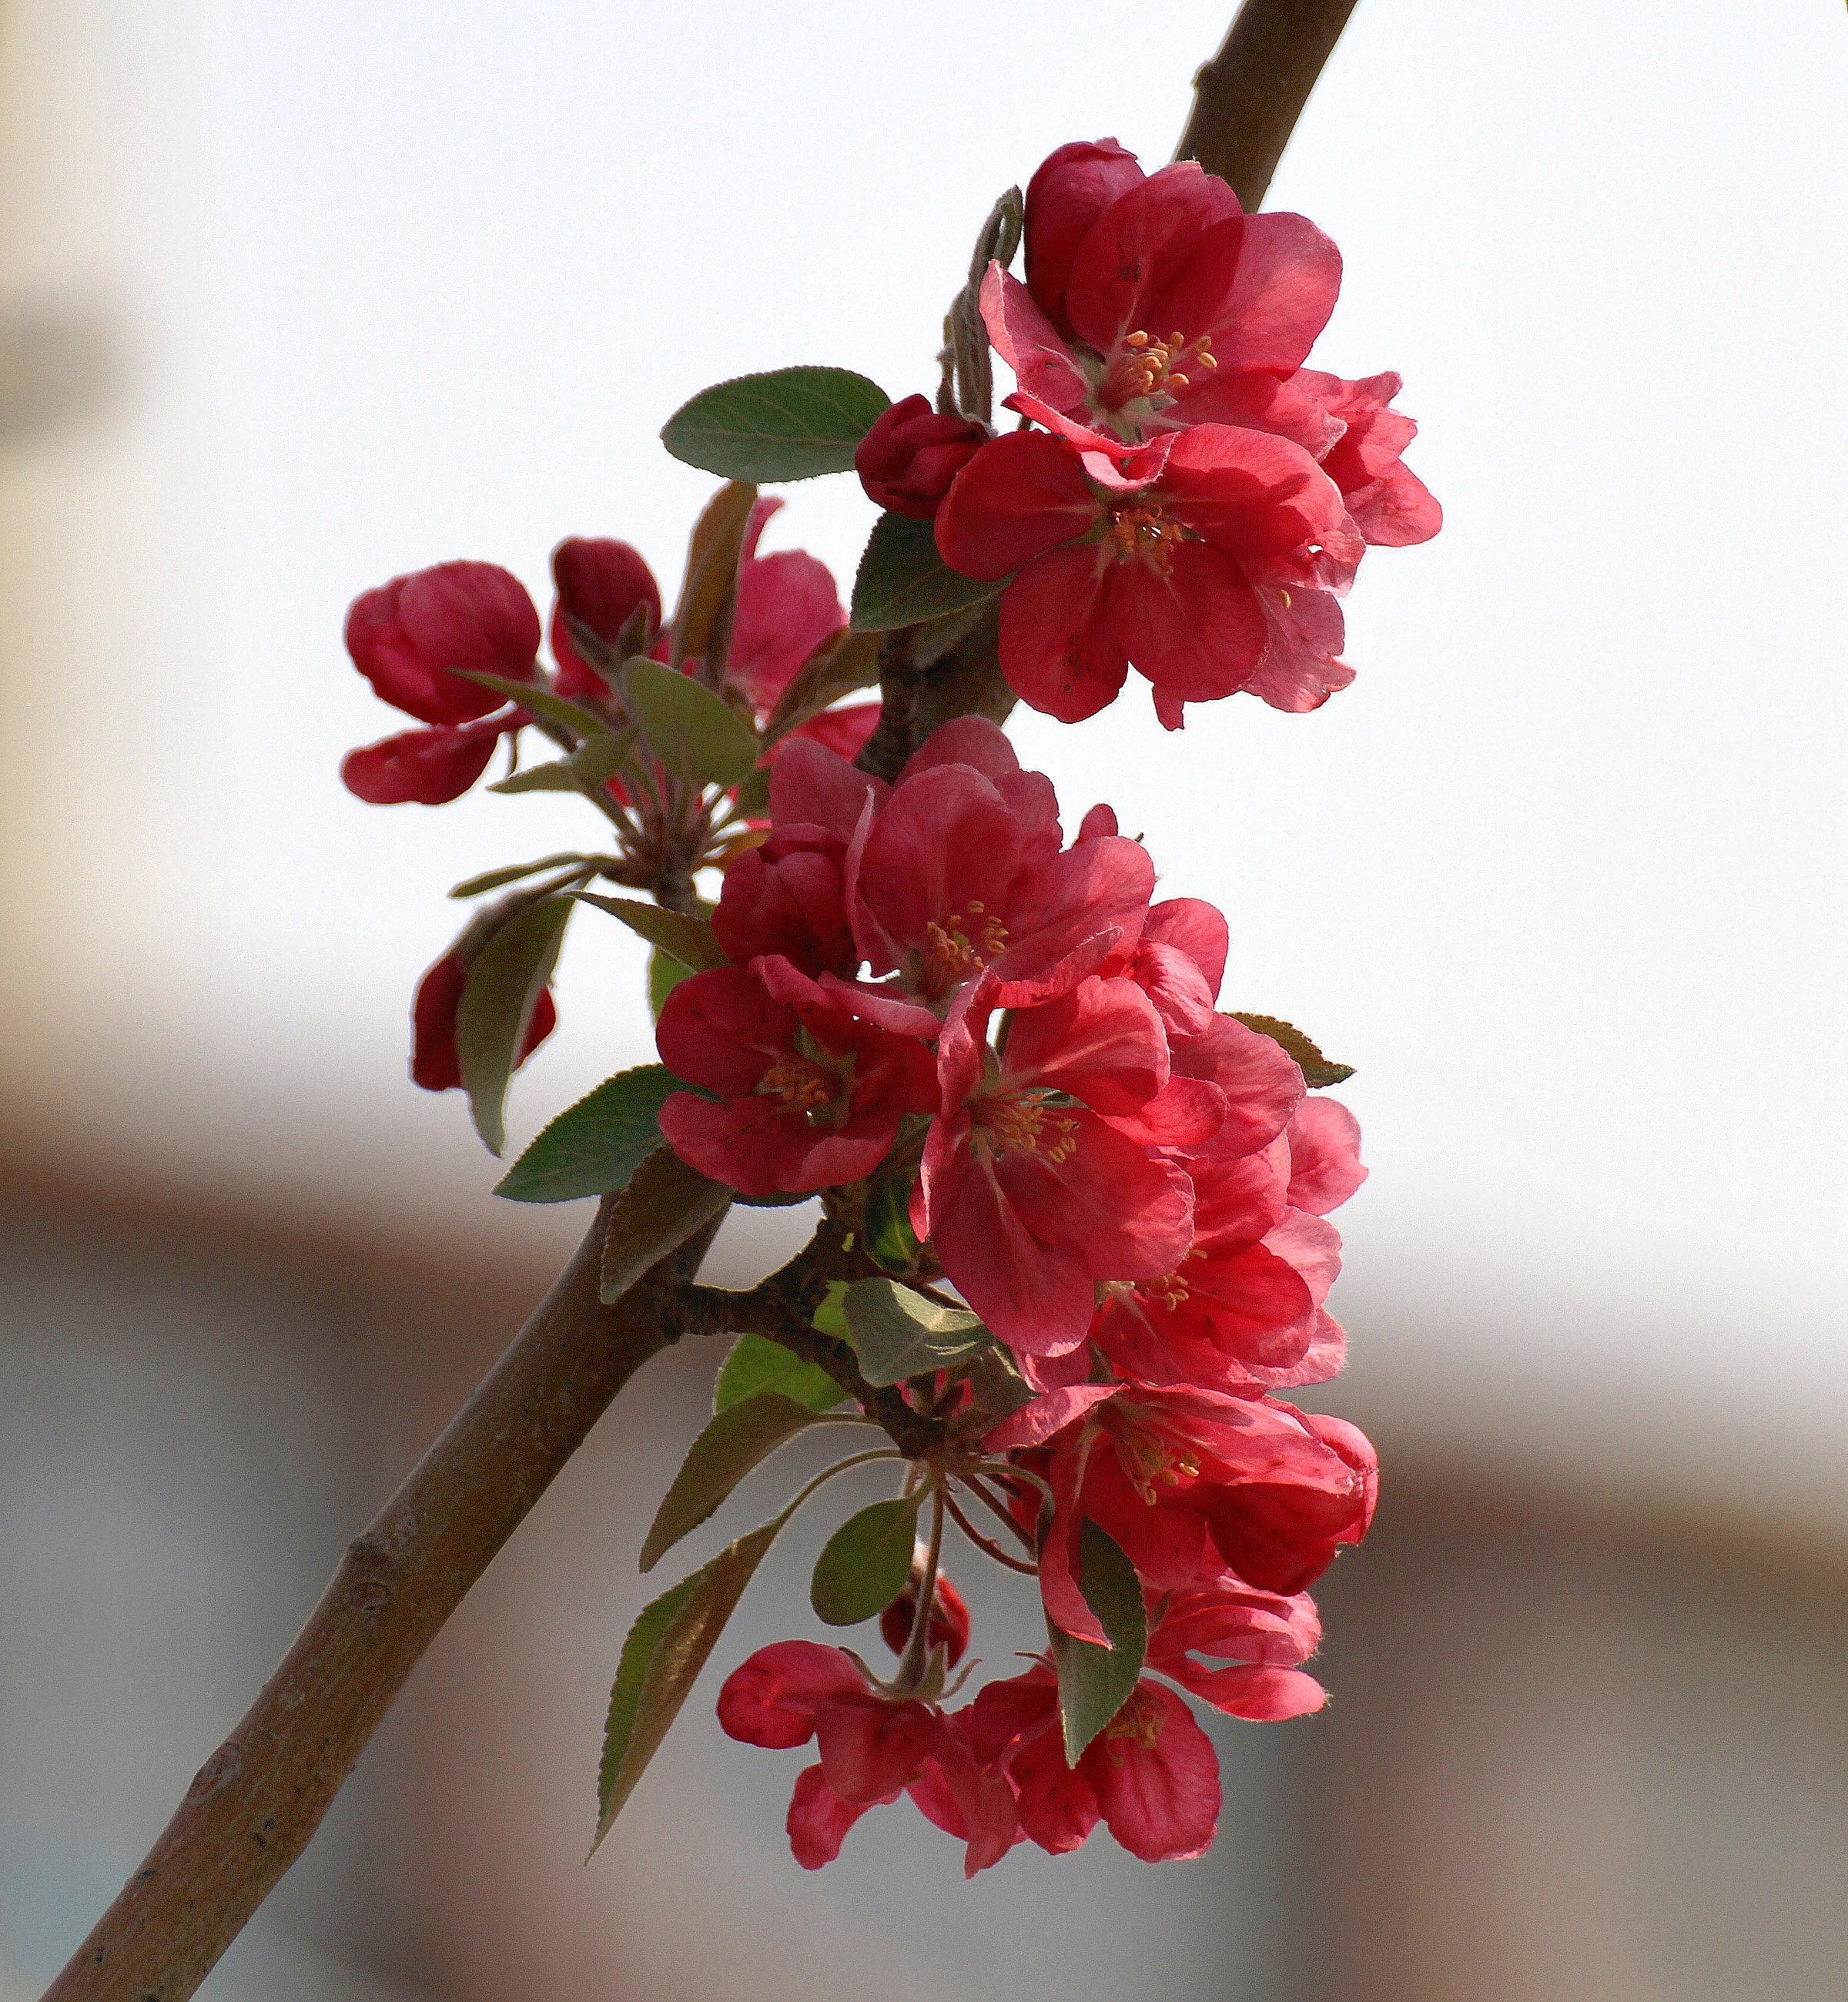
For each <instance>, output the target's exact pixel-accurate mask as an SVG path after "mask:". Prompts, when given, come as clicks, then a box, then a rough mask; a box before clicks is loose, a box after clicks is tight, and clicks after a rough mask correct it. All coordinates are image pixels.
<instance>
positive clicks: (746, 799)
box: [731, 765, 770, 818]
mask: <svg viewBox="0 0 1848 2002" xmlns="http://www.w3.org/2000/svg"><path fill="white" fill-rule="evenodd" d="M731 803H732V804H733V805H734V807H736V808H737V811H739V813H741V814H748V815H750V816H751V817H752V818H757V817H759V816H761V815H762V814H763V813H764V812H765V811H766V810H767V809H768V807H769V804H770V775H769V773H768V772H766V771H765V769H764V768H763V767H762V766H761V765H759V766H757V767H755V769H753V770H751V771H748V772H747V773H745V774H744V777H743V778H741V780H739V781H738V783H737V788H736V790H734V793H733V794H732V801H731Z"/></svg>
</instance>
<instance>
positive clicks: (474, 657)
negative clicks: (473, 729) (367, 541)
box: [347, 563, 539, 724]
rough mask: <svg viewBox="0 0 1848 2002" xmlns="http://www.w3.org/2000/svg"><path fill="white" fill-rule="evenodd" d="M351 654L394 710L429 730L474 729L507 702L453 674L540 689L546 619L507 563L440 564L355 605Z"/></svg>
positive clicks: (399, 580) (399, 579) (349, 628)
mask: <svg viewBox="0 0 1848 2002" xmlns="http://www.w3.org/2000/svg"><path fill="white" fill-rule="evenodd" d="M347 652H348V653H349V654H351V655H352V656H353V664H354V666H355V667H356V668H358V670H359V671H360V672H361V674H362V675H364V676H365V678H366V679H367V680H368V681H369V682H371V684H372V687H373V689H374V691H375V693H377V694H378V696H381V697H382V699H384V700H385V701H386V702H389V703H390V704H391V705H392V707H393V708H394V709H401V710H403V711H404V713H406V715H407V716H414V717H416V718H417V720H418V721H419V722H420V723H437V724H455V723H472V722H473V721H474V720H475V719H476V717H478V716H486V714H487V713H488V711H489V710H493V709H498V708H499V707H500V705H501V703H503V702H504V700H505V699H506V698H505V697H504V696H498V695H496V694H495V693H494V692H493V689H485V688H483V687H481V686H480V685H479V684H477V683H476V682H465V681H463V680H462V679H461V678H459V676H458V675H455V674H452V672H451V671H450V670H451V669H452V668H467V669H469V670H470V671H472V672H475V673H478V674H490V675H501V676H503V677H504V678H506V679H507V680H509V681H518V682H529V681H531V680H532V678H533V675H534V673H535V670H536V668H537V667H538V664H539V613H538V612H535V610H534V609H533V604H532V599H531V598H528V596H527V595H526V587H525V585H524V584H521V581H520V580H519V579H518V577H515V576H514V575H513V574H511V572H510V571H507V570H503V569H501V567H500V565H499V564H498V563H438V564H437V565H436V566H435V567H434V568H433V569H431V570H417V571H415V572H413V574H411V575H410V576H408V577H393V578H392V581H391V582H390V583H389V584H381V585H380V586H379V588H378V590H376V591H364V592H362V593H361V595H360V596H359V597H357V598H355V599H354V601H353V603H352V605H350V607H349V608H348V609H347Z"/></svg>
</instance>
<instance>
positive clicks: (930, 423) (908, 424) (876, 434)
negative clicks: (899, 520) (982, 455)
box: [853, 396, 993, 521]
mask: <svg viewBox="0 0 1848 2002" xmlns="http://www.w3.org/2000/svg"><path fill="white" fill-rule="evenodd" d="M992 435H993V434H992V432H991V431H989V428H988V427H987V426H986V425H985V424H977V423H976V422H975V420H974V419H972V418H970V417H942V416H940V415H939V414H938V413H937V412H936V411H935V410H933V409H932V408H931V407H930V399H929V397H928V396H907V397H906V398H905V400H904V402H903V403H894V404H893V405H892V406H891V409H890V410H886V411H884V413H882V414H881V415H880V417H879V418H878V420H877V421H876V422H875V423H874V424H873V428H872V429H871V430H870V431H868V432H867V434H866V436H865V437H864V438H862V439H861V440H860V441H859V450H858V451H857V452H855V453H854V455H853V466H854V470H855V471H856V473H859V481H860V484H861V485H862V486H863V487H865V489H866V495H867V497H868V498H869V499H870V501H872V502H873V504H874V505H875V506H877V507H889V508H891V511H893V513H894V514H908V515H909V516H910V517H911V518H912V520H913V521H929V519H930V518H931V517H932V515H933V514H935V513H936V511H937V503H938V502H939V501H941V500H942V499H943V496H944V495H945V494H947V493H948V492H949V490H950V481H951V480H954V478H955V477H956V476H957V474H958V473H961V471H962V469H963V468H964V466H967V465H968V462H969V461H970V460H971V459H973V458H974V457H975V455H976V453H977V452H979V451H980V450H981V449H982V447H983V446H984V445H986V444H987V442H988V441H989V438H991V437H992Z"/></svg>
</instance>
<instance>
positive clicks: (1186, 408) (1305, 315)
mask: <svg viewBox="0 0 1848 2002" xmlns="http://www.w3.org/2000/svg"><path fill="white" fill-rule="evenodd" d="M1340 290H1341V254H1340V253H1339V252H1338V251H1337V249H1335V247H1334V245H1333V244H1332V243H1331V242H1329V240H1328V239H1327V237H1326V236H1324V235H1323V234H1322V232H1321V231H1320V230H1319V229H1317V228H1316V227H1315V225H1313V223H1311V222H1309V221H1306V219H1305V218H1302V216H1299V215H1250V216H1248V215H1245V214H1244V213H1243V211H1242V210H1241V209H1240V206H1239V201H1238V197H1237V196H1236V195H1235V194H1233V191H1232V190H1231V189H1230V188H1229V187H1227V185H1226V183H1225V182H1223V181H1222V180H1218V179H1216V178H1215V176H1212V175H1210V174H1208V173H1205V171H1204V170H1203V169H1201V168H1200V167H1199V166H1197V165H1195V164H1194V163H1193V162H1181V163H1180V164H1178V165H1177V166H1170V167H1163V169H1161V170H1160V171H1159V173H1155V174H1153V175H1150V176H1144V174H1143V173H1142V169H1141V168H1140V167H1139V166H1137V164H1136V162H1135V155H1133V154H1131V153H1128V152H1124V149H1123V148H1121V147H1120V146H1119V145H1118V144H1117V143H1116V141H1114V139H1104V140H1100V141H1097V142H1095V143H1094V144H1083V143H1080V144H1078V145H1069V146H1062V147H1060V148H1059V149H1058V151H1057V152H1055V153H1054V154H1052V155H1051V157H1050V158H1049V159H1047V160H1046V162H1044V165H1043V166H1041V168H1040V169H1039V171H1038V172H1037V173H1036V174H1035V175H1034V177H1033V180H1032V182H1031V183H1030V185H1029V187H1028V188H1027V283H1026V284H1024V285H1023V284H1021V283H1020V281H1019V280H1018V279H1015V278H1010V277H1008V276H1007V275H1006V274H1005V273H1004V272H1003V271H1002V270H1001V269H1000V268H999V266H991V267H990V269H989V275H988V278H987V281H986V282H985V284H984V286H983V288H982V312H983V315H984V317H985V319H986V320H987V322H988V326H989V337H990V338H991V339H992V340H993V342H994V344H995V347H996V348H997V350H999V352H1000V354H1001V356H1002V359H1003V360H1004V361H1006V362H1007V363H1008V364H1009V367H1011V368H1013V371H1014V372H1015V374H1016V375H1017V376H1018V377H1019V378H1020V387H1021V389H1023V390H1024V391H1025V392H1027V394H1028V395H1029V396H1034V397H1037V399H1040V400H1041V402H1043V403H1046V404H1048V405H1049V406H1051V408H1052V409H1053V410H1057V411H1058V412H1060V413H1062V414H1063V415H1065V416H1067V417H1072V418H1073V419H1075V420H1077V421H1078V422H1079V423H1081V424H1086V425H1087V426H1095V427H1097V428H1099V429H1103V430H1107V431H1111V432H1112V433H1113V434H1114V435H1115V436H1117V437H1118V438H1123V439H1125V440H1128V441H1131V442H1132V443H1133V442H1135V441H1138V440H1140V439H1141V438H1144V437H1146V436H1148V435H1149V434H1152V433H1154V432H1158V431H1166V430H1172V429H1175V428H1178V427H1180V426H1183V425H1186V424H1201V423H1209V424H1243V425H1250V426H1255V427H1258V428H1260V429H1262V430H1264V431H1274V432H1276V433H1278V434H1280V435H1281V436H1283V437H1286V438H1292V439H1294V440H1295V442H1296V443H1297V444H1299V445H1302V446H1305V447H1306V448H1307V449H1308V450H1309V451H1310V452H1314V453H1316V454H1318V455H1319V454H1320V452H1323V450H1325V449H1326V448H1327V445H1329V443H1330V441H1331V440H1332V439H1333V438H1334V437H1336V436H1337V435H1338V432H1339V427H1338V425H1337V424H1331V423H1330V421H1329V419H1328V417H1327V414H1326V413H1324V412H1323V410H1322V409H1321V407H1320V405H1319V404H1318V403H1317V402H1316V399H1315V398H1314V397H1313V396H1311V395H1309V394H1307V393H1306V392H1305V391H1304V389H1303V388H1302V387H1301V386H1300V385H1298V384H1296V383H1295V382H1293V381H1292V378H1293V377H1294V376H1295V372H1296V371H1297V370H1298V369H1299V368H1301V366H1302V362H1303V361H1304V360H1305V358H1306V357H1307V355H1308V354H1309V348H1310V347H1311V345H1312V344H1313V342H1314V340H1315V338H1316V335H1317V334H1319V333H1320V332H1321V330H1322V329H1323V326H1326V325H1327V320H1328V316H1329V314H1330V312H1332V311H1333V310H1334V302H1335V298H1336V295H1337V293H1338V292H1339V291H1340Z"/></svg>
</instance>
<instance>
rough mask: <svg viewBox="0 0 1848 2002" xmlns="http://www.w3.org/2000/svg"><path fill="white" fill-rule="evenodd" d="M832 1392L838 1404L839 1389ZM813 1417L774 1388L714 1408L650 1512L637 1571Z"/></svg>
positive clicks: (654, 1560)
mask: <svg viewBox="0 0 1848 2002" xmlns="http://www.w3.org/2000/svg"><path fill="white" fill-rule="evenodd" d="M784 1353H785V1354H787V1353H788V1352H787V1351H785V1352H784ZM834 1394H835V1401H836V1402H837V1403H838V1402H839V1400H840V1397H841V1396H842V1393H841V1391H840V1390H839V1389H838V1388H837V1389H836V1390H835V1393H834ZM818 1421H819V1414H818V1412H817V1411H815V1409H814V1407H812V1406H811V1405H808V1404H799V1403H798V1402H797V1400H796V1399H794V1398H793V1397H784V1396H783V1394H782V1393H780V1392H779V1391H776V1390H758V1391H756V1392H754V1393H752V1395H751V1396H750V1397H746V1398H744V1399H743V1400H741V1401H740V1402H739V1403H737V1404H728V1405H727V1406H726V1407H725V1408H724V1410H723V1411H719V1412H717V1413H715V1414H714V1415H713V1418H712V1419H711V1421H710V1422H709V1423H708V1425H706V1429H705V1431H704V1432H702V1433H701V1434H700V1435H699V1437H698V1438H697V1439H695V1440H694V1442H693V1443H692V1446H691V1447H689V1449H688V1452H687V1456H686V1458H685V1460H682V1463H681V1467H680V1471H679V1472H678V1474H675V1477H674V1480H673V1484H672V1485H671V1486H670V1487H669V1488H668V1491H667V1493H666V1494H665V1495H663V1496H662V1497H661V1506H660V1507H659V1508H657V1509H656V1510H655V1512H654V1522H653V1524H652V1525H651V1526H650V1529H649V1531H648V1534H647V1536H646V1537H645V1538H644V1539H643V1543H642V1568H643V1571H653V1570H654V1567H655V1566H656V1565H657V1564H659V1563H660V1561H661V1559H662V1557H664V1556H665V1555H666V1554H667V1553H668V1551H669V1550H671V1549H672V1548H673V1547H674V1546H675V1544H676V1543H678V1542H679V1541H680V1540H681V1538H682V1536H685V1535H686V1534H687V1533H688V1532H689V1530H692V1529H698V1528H699V1525H700V1524H701V1523H702V1522H704V1521H706V1519H707V1517H709V1516H710V1515H715V1514H717V1512H718V1510H719V1509H720V1507H721V1506H722V1505H724V1502H725V1501H726V1500H727V1498H729V1497H730V1494H731V1491H732V1490H733V1489H734V1488H736V1487H737V1484H738V1483H739V1482H740V1481H742V1480H743V1479H744V1477H745V1475H746V1474H749V1473H750V1472H751V1471H752V1470H753V1469H754V1468H756V1467H761V1466H762V1464H763V1463H764V1462H765V1460H768V1459H769V1456H771V1454H772V1453H774V1452H775V1451H776V1449H777V1448H778V1447H779V1446H784V1445H786V1444H787V1443H788V1442H789V1441H790V1440H791V1439H793V1438H794V1437H795V1436H796V1435H797V1433H798V1432H807V1429H808V1428H809V1427H810V1426H811V1425H814V1424H817V1423H818Z"/></svg>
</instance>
